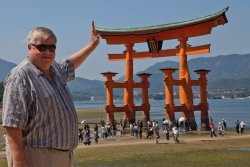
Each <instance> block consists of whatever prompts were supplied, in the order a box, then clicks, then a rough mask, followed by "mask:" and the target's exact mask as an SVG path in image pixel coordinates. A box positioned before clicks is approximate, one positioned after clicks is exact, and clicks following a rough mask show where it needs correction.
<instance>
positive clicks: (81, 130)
mask: <svg viewBox="0 0 250 167" xmlns="http://www.w3.org/2000/svg"><path fill="white" fill-rule="evenodd" d="M78 138H79V139H78V141H79V142H82V141H83V129H82V128H79V134H78Z"/></svg>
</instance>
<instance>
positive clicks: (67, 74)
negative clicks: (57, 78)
mask: <svg viewBox="0 0 250 167" xmlns="http://www.w3.org/2000/svg"><path fill="white" fill-rule="evenodd" d="M58 64H59V66H60V69H61V71H62V76H63V78H64V79H65V81H67V82H68V81H71V80H73V79H75V68H74V64H73V62H72V61H71V60H70V59H66V60H64V61H61V62H59V63H58Z"/></svg>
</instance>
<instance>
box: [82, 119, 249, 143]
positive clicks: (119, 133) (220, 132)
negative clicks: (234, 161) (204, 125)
mask: <svg viewBox="0 0 250 167" xmlns="http://www.w3.org/2000/svg"><path fill="white" fill-rule="evenodd" d="M81 124H82V128H81V127H80V128H79V142H82V143H84V144H85V145H90V144H91V138H94V141H95V143H96V144H97V143H98V139H99V138H100V137H101V138H102V139H103V140H106V139H107V138H110V137H124V136H125V135H126V136H130V137H134V138H135V139H142V138H143V136H145V138H146V139H154V140H155V143H159V138H160V137H161V136H162V137H164V138H166V140H170V137H171V136H172V138H173V140H174V142H175V143H177V144H178V143H179V142H180V141H179V134H180V133H186V132H188V131H189V130H190V125H189V120H181V119H179V120H176V122H175V123H174V124H173V123H172V122H169V121H168V120H166V119H165V118H163V119H162V122H161V123H159V122H158V121H155V120H153V121H148V122H147V124H146V125H144V124H143V121H142V120H138V121H137V122H135V123H130V124H129V126H128V127H126V126H124V125H123V123H122V120H121V121H120V122H119V123H118V122H117V121H116V120H114V121H113V122H112V123H111V124H108V123H104V122H103V121H102V122H101V123H100V127H99V126H98V124H96V123H95V124H94V128H93V131H94V132H93V133H92V136H91V135H90V127H89V124H88V123H87V122H86V121H82V122H81ZM235 125H236V132H237V133H244V128H245V127H246V123H244V121H241V122H239V121H238V120H236V121H235ZM209 128H210V137H211V138H212V137H217V136H219V137H223V136H224V132H225V131H226V129H227V122H226V120H225V119H222V120H221V122H219V123H218V125H217V126H216V125H215V124H214V121H213V119H212V117H210V124H209ZM161 130H162V131H161ZM143 133H144V135H143ZM160 134H162V135H160Z"/></svg>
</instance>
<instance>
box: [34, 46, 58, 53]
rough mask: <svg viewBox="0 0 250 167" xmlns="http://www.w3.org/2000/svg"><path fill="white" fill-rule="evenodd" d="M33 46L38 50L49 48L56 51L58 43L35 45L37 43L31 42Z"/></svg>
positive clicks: (42, 50)
mask: <svg viewBox="0 0 250 167" xmlns="http://www.w3.org/2000/svg"><path fill="white" fill-rule="evenodd" d="M31 45H32V46H34V47H35V48H36V49H37V50H39V51H40V52H44V51H46V50H49V51H50V52H55V50H56V45H43V44H41V45H35V44H31Z"/></svg>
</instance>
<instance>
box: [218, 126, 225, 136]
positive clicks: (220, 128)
mask: <svg viewBox="0 0 250 167" xmlns="http://www.w3.org/2000/svg"><path fill="white" fill-rule="evenodd" d="M218 135H219V136H220V137H223V136H224V134H223V125H222V123H221V122H219V123H218Z"/></svg>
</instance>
